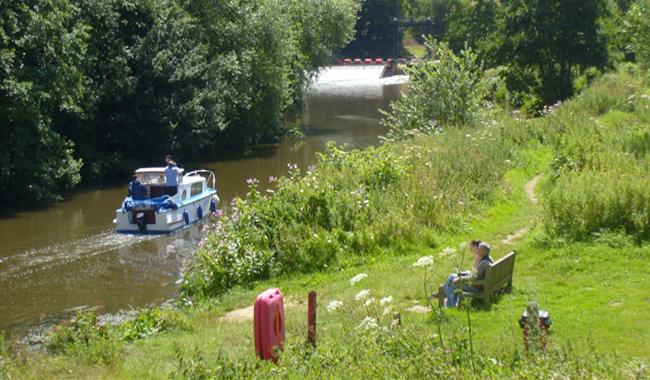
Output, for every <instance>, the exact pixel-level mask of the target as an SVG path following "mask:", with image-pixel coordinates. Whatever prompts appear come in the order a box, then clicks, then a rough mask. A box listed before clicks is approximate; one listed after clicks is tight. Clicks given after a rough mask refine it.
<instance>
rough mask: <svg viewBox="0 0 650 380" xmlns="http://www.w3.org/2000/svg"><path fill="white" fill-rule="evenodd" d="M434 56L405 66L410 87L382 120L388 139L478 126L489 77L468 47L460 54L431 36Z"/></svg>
mask: <svg viewBox="0 0 650 380" xmlns="http://www.w3.org/2000/svg"><path fill="white" fill-rule="evenodd" d="M426 44H427V47H428V48H429V49H430V50H431V52H432V57H431V58H429V59H426V60H423V61H418V63H416V64H415V65H414V66H413V67H411V68H407V69H406V74H408V75H409V87H408V91H406V92H405V93H404V94H402V97H401V98H400V99H399V100H397V101H396V102H393V103H392V104H391V109H390V111H389V112H386V113H385V114H384V115H385V118H384V120H382V124H384V125H385V126H387V127H388V128H389V129H390V131H389V133H388V134H387V138H388V139H396V140H399V139H403V138H406V137H409V136H412V135H414V134H418V133H429V134H430V133H434V132H436V131H438V130H440V129H441V128H447V127H461V126H476V125H478V124H479V123H480V122H481V121H482V120H483V118H482V113H483V112H484V111H485V109H486V108H488V107H486V101H485V99H486V98H487V96H488V88H489V81H488V80H487V79H486V77H484V75H483V70H482V68H481V66H480V65H479V64H478V63H477V58H476V54H475V53H474V52H473V51H472V50H471V49H469V48H466V49H464V50H462V51H461V52H460V54H459V55H458V56H457V55H455V54H454V53H453V52H452V51H451V49H449V47H448V46H447V44H446V43H444V42H441V43H438V42H435V41H434V40H432V39H431V38H429V39H428V40H427V42H426Z"/></svg>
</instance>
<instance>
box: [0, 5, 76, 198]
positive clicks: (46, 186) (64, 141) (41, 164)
mask: <svg viewBox="0 0 650 380" xmlns="http://www.w3.org/2000/svg"><path fill="white" fill-rule="evenodd" d="M78 12H79V9H78V8H77V7H75V6H74V5H73V4H72V3H71V2H69V1H66V0H57V1H54V0H32V1H26V2H9V3H4V4H3V6H2V8H0V44H1V45H0V104H1V105H2V106H1V107H0V126H2V127H1V128H2V131H0V134H1V135H2V144H1V145H2V149H1V150H0V160H2V163H3V164H2V165H1V166H2V168H1V169H0V199H1V200H3V201H8V202H25V201H28V200H35V201H48V200H52V199H54V198H56V194H57V192H58V191H60V190H64V189H69V188H71V187H73V186H74V185H76V184H77V183H78V182H79V181H80V177H79V170H80V168H81V166H82V162H81V160H78V159H77V158H75V155H74V151H73V148H74V145H73V143H72V142H71V141H70V140H69V139H68V138H66V137H65V136H62V135H61V134H59V133H57V132H56V131H55V130H54V129H53V128H52V115H53V114H55V113H58V114H65V115H74V116H75V117H84V116H85V113H84V106H85V105H86V104H87V103H88V101H89V100H88V95H89V93H88V91H87V88H88V85H89V83H88V78H87V77H86V76H85V75H84V73H83V71H82V70H81V69H80V67H81V66H82V62H83V56H84V54H85V52H86V41H87V39H88V30H87V28H86V27H85V26H83V25H81V24H79V23H76V22H75V18H74V15H75V14H77V13H78Z"/></svg>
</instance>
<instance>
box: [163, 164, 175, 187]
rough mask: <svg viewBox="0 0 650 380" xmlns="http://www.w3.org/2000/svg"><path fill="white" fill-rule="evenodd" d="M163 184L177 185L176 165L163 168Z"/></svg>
mask: <svg viewBox="0 0 650 380" xmlns="http://www.w3.org/2000/svg"><path fill="white" fill-rule="evenodd" d="M165 186H178V168H177V167H176V166H167V167H166V168H165Z"/></svg>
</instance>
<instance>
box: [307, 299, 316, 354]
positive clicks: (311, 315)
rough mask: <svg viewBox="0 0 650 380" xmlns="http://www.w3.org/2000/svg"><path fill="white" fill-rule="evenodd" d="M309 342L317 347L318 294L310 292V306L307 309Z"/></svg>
mask: <svg viewBox="0 0 650 380" xmlns="http://www.w3.org/2000/svg"><path fill="white" fill-rule="evenodd" d="M307 341H308V342H309V343H310V344H311V345H312V346H314V347H315V346H316V292H315V291H311V292H309V305H308V309H307Z"/></svg>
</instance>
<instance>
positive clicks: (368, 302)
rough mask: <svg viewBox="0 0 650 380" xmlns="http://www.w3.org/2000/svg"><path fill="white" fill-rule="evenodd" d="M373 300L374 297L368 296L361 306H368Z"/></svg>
mask: <svg viewBox="0 0 650 380" xmlns="http://www.w3.org/2000/svg"><path fill="white" fill-rule="evenodd" d="M374 302H375V298H374V297H370V298H368V299H367V300H366V302H364V304H363V306H365V307H368V306H370V305H372V304H373V303H374Z"/></svg>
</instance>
